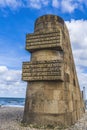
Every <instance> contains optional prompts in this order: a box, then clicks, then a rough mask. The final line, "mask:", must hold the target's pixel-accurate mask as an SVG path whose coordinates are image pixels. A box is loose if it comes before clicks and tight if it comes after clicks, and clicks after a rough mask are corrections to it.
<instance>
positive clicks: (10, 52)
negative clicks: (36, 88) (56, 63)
mask: <svg viewBox="0 0 87 130" xmlns="http://www.w3.org/2000/svg"><path fill="white" fill-rule="evenodd" d="M45 14H54V15H58V16H60V17H62V18H63V19H64V20H65V23H66V25H67V28H68V30H69V34H70V41H71V46H72V51H73V55H74V61H75V65H76V70H77V75H78V80H79V84H80V88H81V90H82V89H83V87H84V86H85V88H86V95H87V0H0V97H25V95H26V86H27V83H26V82H23V81H22V80H21V73H22V62H23V61H29V60H30V56H31V55H30V53H29V52H27V51H26V50H25V41H26V34H27V33H33V31H34V22H35V20H36V19H37V18H38V17H40V16H42V15H45ZM86 97H87V96H86Z"/></svg>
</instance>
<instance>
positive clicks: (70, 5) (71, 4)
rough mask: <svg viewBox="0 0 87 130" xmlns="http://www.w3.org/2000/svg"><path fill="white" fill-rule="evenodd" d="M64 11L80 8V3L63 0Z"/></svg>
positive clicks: (70, 11) (69, 11)
mask: <svg viewBox="0 0 87 130" xmlns="http://www.w3.org/2000/svg"><path fill="white" fill-rule="evenodd" d="M61 6H62V11H63V12H68V13H72V12H73V11H74V10H75V9H76V8H78V4H77V3H76V2H74V1H73V0H67V1H66V0H62V2H61Z"/></svg>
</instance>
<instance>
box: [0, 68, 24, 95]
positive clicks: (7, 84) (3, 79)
mask: <svg viewBox="0 0 87 130" xmlns="http://www.w3.org/2000/svg"><path fill="white" fill-rule="evenodd" d="M25 91H26V83H25V82H22V81H21V71H20V70H13V69H8V68H7V67H6V66H0V96H5V97H25Z"/></svg>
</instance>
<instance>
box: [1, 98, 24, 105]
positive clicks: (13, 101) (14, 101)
mask: <svg viewBox="0 0 87 130" xmlns="http://www.w3.org/2000/svg"><path fill="white" fill-rule="evenodd" d="M24 104H25V98H7V97H0V107H24Z"/></svg>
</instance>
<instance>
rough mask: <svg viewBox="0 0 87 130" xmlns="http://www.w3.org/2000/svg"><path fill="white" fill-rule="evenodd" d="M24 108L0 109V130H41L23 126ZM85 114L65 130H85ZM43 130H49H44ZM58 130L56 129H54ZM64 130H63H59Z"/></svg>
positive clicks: (86, 116)
mask: <svg viewBox="0 0 87 130" xmlns="http://www.w3.org/2000/svg"><path fill="white" fill-rule="evenodd" d="M23 112H24V107H5V106H3V107H2V106H1V107H0V130H42V129H41V128H39V129H37V128H31V127H29V126H27V127H26V126H23V125H22V123H21V121H22V119H23ZM86 122H87V112H86V113H85V114H84V116H83V117H82V118H81V119H80V120H79V121H78V122H77V123H76V124H75V125H73V126H71V127H69V128H66V129H65V130H87V123H86ZM43 130H49V129H44V128H43ZM54 130H58V128H57V129H56V128H55V129H54ZM61 130H64V129H61Z"/></svg>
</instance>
